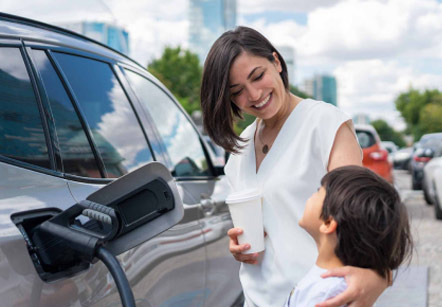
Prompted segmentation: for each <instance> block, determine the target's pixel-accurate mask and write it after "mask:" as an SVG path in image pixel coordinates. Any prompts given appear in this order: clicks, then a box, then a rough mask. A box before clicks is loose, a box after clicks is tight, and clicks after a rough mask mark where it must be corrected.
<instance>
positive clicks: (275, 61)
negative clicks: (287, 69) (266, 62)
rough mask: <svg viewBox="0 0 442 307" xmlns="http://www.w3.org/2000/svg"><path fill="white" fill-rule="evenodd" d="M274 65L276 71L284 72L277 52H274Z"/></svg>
mask: <svg viewBox="0 0 442 307" xmlns="http://www.w3.org/2000/svg"><path fill="white" fill-rule="evenodd" d="M272 54H273V58H274V61H273V64H275V67H276V70H277V71H278V72H279V73H280V72H281V71H282V66H281V61H280V60H279V56H278V54H277V53H276V51H273V53H272Z"/></svg>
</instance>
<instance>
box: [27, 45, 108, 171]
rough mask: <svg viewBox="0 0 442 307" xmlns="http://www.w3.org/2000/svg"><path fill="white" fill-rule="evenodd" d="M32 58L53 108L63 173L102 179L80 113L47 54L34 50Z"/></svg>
mask: <svg viewBox="0 0 442 307" xmlns="http://www.w3.org/2000/svg"><path fill="white" fill-rule="evenodd" d="M33 59H34V62H35V65H36V67H37V69H38V71H39V73H40V76H41V78H42V80H43V84H44V87H45V90H46V94H47V96H48V99H49V103H50V105H51V109H52V115H53V117H54V121H55V127H56V131H57V138H58V142H59V146H60V154H61V158H62V160H63V171H64V172H65V173H69V174H73V175H77V176H84V177H96V178H99V177H101V175H100V171H99V170H98V166H97V163H96V161H95V157H94V154H93V153H92V149H91V147H90V144H89V142H88V140H87V137H86V134H85V132H84V130H83V128H82V126H81V123H80V120H79V118H78V116H77V113H76V112H75V109H74V107H73V106H72V102H71V100H70V99H69V96H68V95H67V94H66V90H65V89H64V87H63V85H62V83H61V81H60V79H59V77H58V75H57V73H56V72H55V70H54V67H53V66H52V64H51V62H50V61H49V59H48V57H47V56H46V53H45V52H44V51H41V50H34V51H33Z"/></svg>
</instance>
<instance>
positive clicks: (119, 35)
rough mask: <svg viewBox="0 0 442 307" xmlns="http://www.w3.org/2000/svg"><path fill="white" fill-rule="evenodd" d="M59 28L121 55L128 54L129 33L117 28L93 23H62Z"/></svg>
mask: <svg viewBox="0 0 442 307" xmlns="http://www.w3.org/2000/svg"><path fill="white" fill-rule="evenodd" d="M59 26H60V27H62V28H65V29H69V30H71V31H74V32H77V33H80V34H83V35H85V36H87V37H90V38H92V39H94V40H96V41H99V42H100V43H103V44H105V45H107V46H109V47H111V48H113V49H115V50H117V51H119V52H121V53H124V54H129V33H128V32H127V31H126V30H124V29H122V28H120V27H118V26H115V25H111V24H108V23H104V22H94V21H82V22H77V23H65V24H63V23H62V24H59Z"/></svg>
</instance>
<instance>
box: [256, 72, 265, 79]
mask: <svg viewBox="0 0 442 307" xmlns="http://www.w3.org/2000/svg"><path fill="white" fill-rule="evenodd" d="M262 76H264V72H262V73H260V74H259V76H257V77H256V78H255V79H254V80H255V81H258V80H260V79H261V78H262Z"/></svg>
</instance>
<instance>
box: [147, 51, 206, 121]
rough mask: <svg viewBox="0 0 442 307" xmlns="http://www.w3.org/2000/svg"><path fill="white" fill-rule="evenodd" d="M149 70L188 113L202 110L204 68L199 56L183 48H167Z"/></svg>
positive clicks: (150, 65)
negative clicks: (201, 91) (201, 88)
mask: <svg viewBox="0 0 442 307" xmlns="http://www.w3.org/2000/svg"><path fill="white" fill-rule="evenodd" d="M147 69H148V70H149V72H150V73H151V74H153V75H154V76H155V77H157V78H158V79H159V80H160V81H161V82H163V83H164V85H165V86H166V87H167V88H168V89H169V90H170V91H171V92H172V93H173V94H174V95H175V97H176V98H177V99H178V101H179V102H180V103H181V105H182V106H183V107H184V109H185V110H186V111H187V113H189V114H192V112H193V111H195V110H200V109H201V108H200V86H201V76H202V68H201V66H200V62H199V59H198V56H197V55H196V54H194V53H192V52H190V51H189V50H184V49H181V47H176V48H172V47H166V48H165V49H164V52H163V55H162V56H161V58H159V59H156V60H153V61H152V62H151V63H150V64H149V65H148V66H147Z"/></svg>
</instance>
